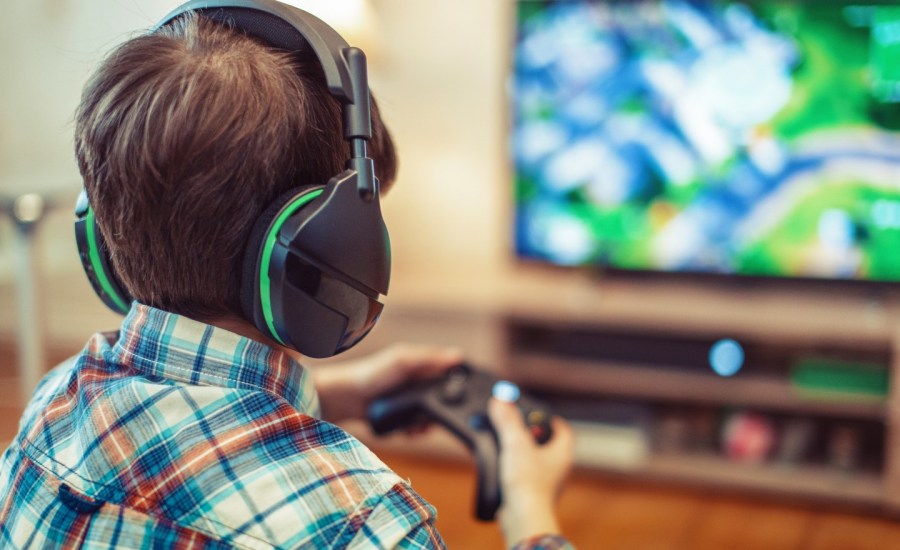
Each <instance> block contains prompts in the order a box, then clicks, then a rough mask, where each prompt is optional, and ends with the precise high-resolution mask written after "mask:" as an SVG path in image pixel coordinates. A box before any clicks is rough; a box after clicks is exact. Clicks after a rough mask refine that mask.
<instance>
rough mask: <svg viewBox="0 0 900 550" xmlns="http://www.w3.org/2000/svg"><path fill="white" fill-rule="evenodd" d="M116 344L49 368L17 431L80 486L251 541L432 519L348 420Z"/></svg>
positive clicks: (107, 341) (216, 534)
mask: <svg viewBox="0 0 900 550" xmlns="http://www.w3.org/2000/svg"><path fill="white" fill-rule="evenodd" d="M114 342H115V338H114V335H98V336H95V337H94V338H93V339H92V340H91V342H90V343H89V344H88V346H87V347H86V348H85V350H84V351H83V352H82V354H81V355H79V356H77V357H76V358H73V359H71V360H69V361H67V362H65V363H64V364H62V365H60V367H58V368H57V369H55V370H54V371H53V372H52V373H51V374H50V375H48V377H47V378H46V379H45V380H44V381H43V382H42V383H41V386H40V388H39V390H38V391H37V392H36V395H35V398H34V399H33V400H32V402H31V404H29V407H28V409H27V411H26V414H25V416H24V417H23V422H22V431H21V432H20V434H19V438H18V439H17V441H16V444H17V445H19V447H20V449H21V450H22V452H23V453H24V454H25V455H27V456H28V457H29V459H30V460H31V461H32V462H34V463H35V464H37V465H38V466H39V467H40V468H41V469H43V470H44V471H45V472H47V473H48V474H49V475H50V476H52V477H53V478H54V479H56V480H59V481H60V482H61V483H65V484H66V485H68V486H69V487H71V488H72V489H73V490H75V491H77V492H78V493H81V494H83V495H85V496H86V497H88V498H90V499H93V500H99V501H104V502H110V503H116V504H120V505H122V506H125V507H127V508H130V509H132V510H135V511H137V512H141V513H143V514H147V515H151V516H162V517H164V518H166V519H167V520H170V521H172V522H174V523H177V524H179V525H183V526H185V527H188V528H190V529H193V530H196V531H199V532H202V533H204V534H207V535H209V536H211V537H213V538H215V539H219V540H224V541H227V542H229V543H233V544H235V545H239V546H246V547H267V545H275V546H279V547H295V546H299V545H303V544H309V545H313V546H315V547H320V546H329V547H330V546H333V545H334V546H339V547H343V546H346V545H351V542H354V541H355V540H356V539H360V540H361V539H365V538H367V537H369V536H370V535H372V534H375V536H377V537H378V540H379V541H381V542H389V541H392V540H393V541H394V542H399V540H400V539H402V538H403V537H404V536H406V535H407V534H408V533H409V532H410V531H411V530H413V529H415V528H416V526H417V525H420V524H430V523H431V522H433V519H434V516H435V512H434V509H433V508H432V507H431V506H430V505H428V504H427V503H426V502H425V501H424V500H422V499H421V497H419V496H418V495H416V494H415V492H414V491H413V490H412V489H411V488H410V487H409V486H408V484H407V483H406V482H404V481H403V480H402V479H401V478H399V476H397V475H396V474H395V473H394V472H392V471H391V470H390V469H389V468H388V467H387V466H386V465H385V464H384V463H383V462H382V461H381V460H379V459H378V458H377V457H376V456H375V455H374V453H372V452H371V451H370V450H369V449H368V448H367V447H365V445H363V444H362V443H361V442H360V441H358V440H357V439H356V438H354V437H353V436H352V435H351V434H349V433H347V432H346V431H344V430H343V429H341V428H340V427H338V426H335V425H333V424H330V423H328V422H325V421H323V420H320V419H318V418H316V417H314V416H312V415H310V414H305V413H304V412H303V411H300V410H297V409H296V408H295V407H294V406H292V404H290V403H289V402H288V401H286V400H285V399H284V398H283V397H281V396H278V395H276V394H273V393H271V392H268V391H264V390H262V389H254V388H252V387H246V386H244V387H223V386H210V385H199V384H191V383H184V382H179V381H173V380H170V379H163V378H160V377H156V376H152V375H147V373H145V372H143V373H142V372H139V371H135V370H133V369H131V368H130V367H129V366H128V365H123V364H121V363H120V362H116V361H114V360H112V359H113V358H114V357H115V353H114V351H113V350H112V346H113V343H114ZM363 525H365V526H366V528H365V529H363ZM362 542H363V544H364V543H365V541H364V540H363V541H362ZM369 542H371V540H369Z"/></svg>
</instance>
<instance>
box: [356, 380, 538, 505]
mask: <svg viewBox="0 0 900 550" xmlns="http://www.w3.org/2000/svg"><path fill="white" fill-rule="evenodd" d="M491 395H497V396H498V397H499V398H501V399H504V400H506V401H510V402H515V403H516V404H517V405H518V406H519V409H521V411H522V416H523V418H524V419H525V424H526V425H527V426H528V429H529V430H530V431H531V433H532V435H533V436H534V438H535V441H537V442H538V444H543V443H546V442H547V441H549V440H550V438H551V437H552V436H553V431H552V429H551V427H550V417H551V414H550V412H549V410H548V409H547V407H546V406H544V405H543V404H541V403H539V402H538V401H536V400H534V399H532V398H530V397H528V396H526V395H524V394H523V393H522V392H521V391H520V390H519V388H518V386H516V385H515V384H513V383H511V382H507V381H503V380H497V379H496V378H494V377H493V376H491V375H490V374H488V373H486V372H484V371H480V370H477V369H474V368H472V367H471V366H470V365H466V364H463V365H460V366H458V367H454V368H453V369H451V370H449V371H448V372H447V373H445V374H444V375H443V376H441V377H438V378H435V379H432V380H428V381H423V382H420V383H417V384H413V385H411V386H406V387H403V388H401V389H399V390H397V391H394V392H391V393H389V394H386V395H384V396H382V397H379V398H377V399H375V400H374V401H373V402H372V403H371V404H370V405H369V410H368V417H369V423H370V424H371V425H372V429H373V430H374V431H375V433H376V434H379V435H382V434H386V433H389V432H393V431H395V430H398V429H401V428H406V427H409V426H413V425H417V424H421V423H423V422H428V421H433V422H437V423H438V424H440V425H442V426H444V427H446V428H447V429H449V430H450V432H452V433H453V434H454V435H455V436H457V437H458V438H460V439H461V440H462V441H463V443H465V444H466V446H467V447H469V449H470V450H472V452H473V453H474V454H475V460H476V464H477V467H478V488H477V489H478V494H477V497H476V505H475V516H476V517H477V518H478V519H480V520H483V521H491V520H493V519H494V516H495V515H496V513H497V509H498V508H499V507H500V503H501V500H502V495H501V492H500V464H499V454H500V444H499V441H498V439H497V433H496V432H495V431H494V427H493V426H492V425H491V421H490V419H489V418H488V415H487V406H488V400H489V399H490V397H491Z"/></svg>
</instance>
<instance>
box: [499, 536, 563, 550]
mask: <svg viewBox="0 0 900 550" xmlns="http://www.w3.org/2000/svg"><path fill="white" fill-rule="evenodd" d="M512 550H575V547H574V546H572V543H570V542H569V541H568V540H566V539H565V538H564V537H563V536H561V535H537V536H535V537H530V538H527V539H525V540H523V541H519V542H518V543H516V545H515V546H513V547H512Z"/></svg>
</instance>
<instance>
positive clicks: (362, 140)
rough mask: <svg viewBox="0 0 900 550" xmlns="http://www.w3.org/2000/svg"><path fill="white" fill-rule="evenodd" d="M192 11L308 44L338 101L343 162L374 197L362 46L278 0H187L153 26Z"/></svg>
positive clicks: (268, 37) (270, 39)
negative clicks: (345, 145) (345, 147)
mask: <svg viewBox="0 0 900 550" xmlns="http://www.w3.org/2000/svg"><path fill="white" fill-rule="evenodd" d="M192 11H193V12H197V13H199V14H201V15H203V16H204V17H208V18H210V19H212V20H214V21H218V22H220V23H224V24H227V25H229V26H231V27H233V28H235V29H237V30H239V31H241V32H243V33H245V34H247V35H249V36H253V37H255V38H258V39H260V40H262V41H263V42H264V43H266V44H268V45H271V46H274V47H276V48H279V49H282V50H285V51H288V52H304V51H309V50H312V52H313V53H314V54H315V56H316V58H317V59H318V61H319V64H320V65H321V66H322V70H323V71H324V72H325V82H326V84H327V85H328V91H329V92H330V93H331V95H332V96H334V97H335V98H336V99H337V100H338V101H340V102H341V106H342V107H341V108H342V111H343V127H344V139H345V140H347V141H349V142H350V159H349V161H348V162H347V167H348V168H350V169H352V170H355V171H357V172H358V173H359V180H358V182H357V188H358V190H359V193H360V196H362V197H363V198H364V199H365V200H366V201H367V202H368V201H370V200H371V199H372V198H373V197H375V196H376V195H377V194H378V185H377V182H376V181H375V174H374V170H373V168H372V165H371V162H366V156H367V153H366V141H368V140H369V139H371V138H372V113H371V102H370V98H369V83H368V73H367V69H366V55H365V54H364V53H363V51H362V50H360V49H359V48H353V47H351V46H349V45H348V44H347V41H346V40H344V39H343V38H342V37H341V35H339V34H338V33H337V31H335V30H334V29H332V28H331V27H329V26H328V25H327V24H326V23H325V22H324V21H322V20H321V19H319V18H317V17H315V16H314V15H311V14H309V13H307V12H305V11H302V10H300V9H298V8H295V7H293V6H289V5H287V4H283V3H281V2H278V1H276V0H190V1H188V2H186V3H184V4H182V5H181V6H179V7H177V8H175V9H174V10H173V11H171V12H170V13H169V14H168V15H166V16H165V17H164V18H163V19H162V21H161V22H160V23H159V24H157V25H156V27H154V28H153V31H152V32H156V31H157V30H159V29H160V28H162V27H164V26H166V25H167V24H169V23H171V22H172V21H174V20H175V19H177V18H178V17H180V16H182V15H184V14H185V13H187V12H192Z"/></svg>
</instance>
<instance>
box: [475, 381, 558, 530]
mask: <svg viewBox="0 0 900 550" xmlns="http://www.w3.org/2000/svg"><path fill="white" fill-rule="evenodd" d="M488 415H489V416H490V418H491V423H492V424H493V425H494V428H495V429H496V430H497V435H498V437H499V439H500V486H501V489H502V493H503V505H502V506H501V508H500V511H499V517H500V528H501V529H502V530H503V536H504V538H505V539H506V543H507V547H512V546H514V545H515V544H516V543H518V542H520V541H522V540H525V539H527V538H529V537H533V536H537V535H549V534H559V532H560V530H559V523H558V522H557V520H556V511H555V508H556V497H557V495H558V494H559V491H560V489H561V488H562V484H563V481H565V478H566V475H567V474H568V472H569V469H570V468H571V466H572V449H573V445H574V437H573V433H572V428H571V426H569V424H568V423H566V422H565V421H564V420H563V419H561V418H559V417H554V418H553V438H552V439H550V441H548V442H547V443H546V444H544V445H538V444H537V443H535V441H534V437H533V436H532V435H531V433H530V432H529V431H528V429H527V428H526V426H525V422H524V421H523V420H522V413H521V411H519V408H518V407H516V406H515V405H513V404H510V403H505V402H503V401H500V400H498V399H495V398H491V400H490V402H489V403H488Z"/></svg>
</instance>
